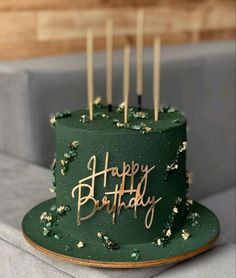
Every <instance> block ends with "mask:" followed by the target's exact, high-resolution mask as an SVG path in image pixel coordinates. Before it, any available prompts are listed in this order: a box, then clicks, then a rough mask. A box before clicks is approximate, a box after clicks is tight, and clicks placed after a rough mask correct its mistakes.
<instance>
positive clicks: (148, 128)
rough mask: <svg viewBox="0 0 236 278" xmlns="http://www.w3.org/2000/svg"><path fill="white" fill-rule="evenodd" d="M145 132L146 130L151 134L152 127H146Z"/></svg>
mask: <svg viewBox="0 0 236 278" xmlns="http://www.w3.org/2000/svg"><path fill="white" fill-rule="evenodd" d="M144 130H145V131H146V132H150V131H151V130H152V129H151V127H148V126H146V127H144Z"/></svg>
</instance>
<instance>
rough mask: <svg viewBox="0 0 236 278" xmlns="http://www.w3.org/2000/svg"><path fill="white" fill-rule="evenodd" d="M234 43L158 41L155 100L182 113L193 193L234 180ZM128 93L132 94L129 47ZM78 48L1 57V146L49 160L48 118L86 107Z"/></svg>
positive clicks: (98, 80)
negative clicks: (25, 58) (28, 57)
mask: <svg viewBox="0 0 236 278" xmlns="http://www.w3.org/2000/svg"><path fill="white" fill-rule="evenodd" d="M234 55H235V51H234V42H220V43H205V44H195V45H184V46H176V47H164V48H163V49H162V55H161V103H162V104H169V105H173V106H176V107H177V108H179V109H180V110H182V111H184V112H185V113H186V115H187V117H188V124H189V134H188V146H189V148H188V168H189V169H190V170H192V171H193V172H194V180H195V187H193V188H192V189H191V192H192V193H193V194H194V196H197V197H203V196H205V195H206V194H210V193H213V192H215V191H219V190H222V189H224V188H226V187H230V186H232V185H234V184H235V156H234V153H235V124H234V123H235V79H234V71H235V63H234ZM152 59H153V58H152V49H145V53H144V105H145V106H149V107H151V106H152ZM122 61H123V56H122V52H120V51H118V52H116V53H115V54H114V103H115V104H119V103H120V102H121V101H122ZM95 94H96V95H101V96H103V97H104V95H105V56H104V53H97V54H96V56H95ZM130 100H131V103H132V104H135V103H136V96H135V52H134V51H133V52H132V64H131V92H130ZM86 103H87V99H86V60H85V56H84V55H82V54H81V55H69V56H60V57H51V58H39V59H33V60H29V61H15V62H0V151H2V152H4V153H6V154H10V155H13V156H16V157H19V158H22V159H25V160H27V161H30V162H33V163H36V164H39V165H43V166H47V167H48V166H49V164H50V161H51V159H52V157H53V152H54V135H53V131H52V129H51V128H50V127H49V124H48V118H49V114H50V113H54V112H56V111H58V110H61V109H63V108H65V107H67V108H69V109H79V108H82V107H85V106H86Z"/></svg>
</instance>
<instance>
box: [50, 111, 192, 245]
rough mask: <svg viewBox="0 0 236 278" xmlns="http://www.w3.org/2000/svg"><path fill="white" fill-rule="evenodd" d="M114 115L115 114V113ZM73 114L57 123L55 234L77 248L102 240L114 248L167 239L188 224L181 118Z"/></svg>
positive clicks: (174, 115) (173, 114)
mask: <svg viewBox="0 0 236 278" xmlns="http://www.w3.org/2000/svg"><path fill="white" fill-rule="evenodd" d="M118 111H119V109H118ZM152 114H153V111H151V110H144V111H142V112H137V110H135V109H130V112H129V122H128V125H124V124H123V119H122V116H123V115H122V114H121V113H120V112H117V111H113V112H110V113H109V112H107V109H103V108H99V107H98V108H96V109H95V112H94V115H95V117H94V121H92V122H90V121H88V119H87V118H86V115H87V111H78V112H73V113H72V114H71V115H70V116H69V117H61V119H60V120H58V121H57V122H56V125H55V129H56V146H57V148H56V158H57V162H56V171H55V173H56V192H57V198H56V200H57V207H63V206H64V207H65V206H68V207H69V208H70V211H69V212H68V213H66V214H65V215H64V217H62V219H61V221H60V223H59V230H60V231H61V233H62V234H64V235H65V236H66V235H69V236H70V237H73V238H74V239H76V240H78V241H79V240H81V241H83V242H88V241H89V242H94V244H95V243H98V240H97V233H99V232H101V233H103V234H108V235H109V237H110V238H112V239H113V240H114V241H115V242H117V243H118V244H119V245H122V244H129V243H130V244H131V243H143V242H152V241H154V240H155V239H157V240H158V239H159V238H169V237H170V236H171V235H173V234H174V233H175V232H176V231H178V230H179V229H181V227H182V226H183V225H184V223H185V219H186V205H185V203H186V197H185V196H186V191H187V187H188V184H187V182H186V165H185V161H186V157H185V153H186V152H185V150H186V119H185V117H184V116H183V115H182V114H181V113H179V112H177V111H174V110H173V109H172V110H171V109H164V110H162V111H161V112H160V114H159V121H158V122H154V121H153V120H152V119H151V118H152Z"/></svg>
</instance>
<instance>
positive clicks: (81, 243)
mask: <svg viewBox="0 0 236 278" xmlns="http://www.w3.org/2000/svg"><path fill="white" fill-rule="evenodd" d="M76 246H77V247H78V248H82V247H84V243H83V241H80V242H79V243H77V244H76Z"/></svg>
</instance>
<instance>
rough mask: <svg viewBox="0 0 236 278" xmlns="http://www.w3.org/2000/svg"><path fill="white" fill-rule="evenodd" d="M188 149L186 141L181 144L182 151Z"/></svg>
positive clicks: (180, 149) (180, 150)
mask: <svg viewBox="0 0 236 278" xmlns="http://www.w3.org/2000/svg"><path fill="white" fill-rule="evenodd" d="M186 149H187V142H186V141H184V142H183V143H182V145H180V147H179V152H180V153H182V152H183V151H186Z"/></svg>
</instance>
